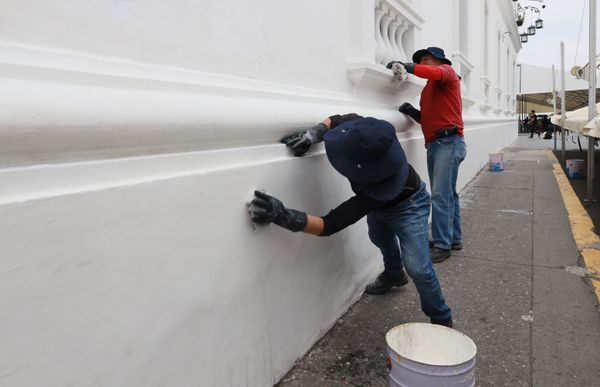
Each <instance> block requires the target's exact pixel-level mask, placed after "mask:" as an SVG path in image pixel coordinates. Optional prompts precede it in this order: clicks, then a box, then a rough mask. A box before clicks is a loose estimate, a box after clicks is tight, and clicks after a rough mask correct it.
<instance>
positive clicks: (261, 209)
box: [248, 191, 385, 236]
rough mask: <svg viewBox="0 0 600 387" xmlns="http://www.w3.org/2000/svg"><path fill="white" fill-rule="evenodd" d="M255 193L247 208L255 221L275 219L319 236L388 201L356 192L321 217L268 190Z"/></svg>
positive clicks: (344, 225)
mask: <svg viewBox="0 0 600 387" xmlns="http://www.w3.org/2000/svg"><path fill="white" fill-rule="evenodd" d="M254 195H255V197H254V199H253V200H252V202H251V203H250V206H249V209H248V210H249V212H250V217H251V219H252V221H253V222H256V223H259V224H268V223H275V224H276V225H278V226H280V227H283V228H286V229H288V230H290V231H303V232H305V233H308V234H313V235H318V236H329V235H331V234H334V233H336V232H338V231H340V230H343V229H344V228H346V227H348V226H350V225H351V224H354V223H356V222H357V221H359V220H360V219H361V218H362V217H364V216H365V215H367V214H368V213H369V212H371V211H373V210H375V209H377V208H381V207H382V206H383V205H384V204H385V203H384V202H381V201H378V200H374V199H370V198H368V197H366V196H364V195H356V196H353V197H352V198H350V199H348V200H346V201H345V202H344V203H342V204H340V205H339V206H337V207H336V208H335V209H333V210H331V211H330V212H329V213H328V214H327V215H325V216H323V217H318V216H314V215H310V214H307V213H305V212H302V211H298V210H293V209H289V208H286V207H284V205H283V203H282V202H281V201H280V200H279V199H277V198H275V197H273V196H271V195H269V194H267V193H266V192H263V191H254Z"/></svg>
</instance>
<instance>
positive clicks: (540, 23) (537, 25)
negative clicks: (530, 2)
mask: <svg viewBox="0 0 600 387" xmlns="http://www.w3.org/2000/svg"><path fill="white" fill-rule="evenodd" d="M535 28H538V29H539V28H544V21H543V20H542V19H537V20H536V21H535Z"/></svg>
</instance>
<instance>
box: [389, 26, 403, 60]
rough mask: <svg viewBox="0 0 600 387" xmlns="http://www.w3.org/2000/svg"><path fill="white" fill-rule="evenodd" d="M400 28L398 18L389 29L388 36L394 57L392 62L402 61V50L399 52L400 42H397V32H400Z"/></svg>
mask: <svg viewBox="0 0 600 387" xmlns="http://www.w3.org/2000/svg"><path fill="white" fill-rule="evenodd" d="M398 27H400V23H398V18H394V20H392V22H391V23H390V27H389V29H388V35H389V37H390V44H391V45H392V52H393V57H392V60H402V59H401V58H400V50H398V42H397V41H396V32H397V31H398Z"/></svg>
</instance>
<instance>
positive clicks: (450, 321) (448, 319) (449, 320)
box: [429, 317, 454, 328]
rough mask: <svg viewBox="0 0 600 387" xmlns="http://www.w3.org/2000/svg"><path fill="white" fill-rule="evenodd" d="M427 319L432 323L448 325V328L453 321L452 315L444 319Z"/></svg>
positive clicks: (452, 324) (451, 325)
mask: <svg viewBox="0 0 600 387" xmlns="http://www.w3.org/2000/svg"><path fill="white" fill-rule="evenodd" d="M429 321H430V322H431V323H432V324H436V325H443V326H445V327H448V328H452V327H453V326H454V323H453V322H452V317H450V318H447V319H446V320H433V319H430V320H429Z"/></svg>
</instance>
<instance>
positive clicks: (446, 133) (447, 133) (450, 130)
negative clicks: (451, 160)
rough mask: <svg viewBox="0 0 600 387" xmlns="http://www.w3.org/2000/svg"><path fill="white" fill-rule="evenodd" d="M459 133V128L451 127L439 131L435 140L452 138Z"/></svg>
mask: <svg viewBox="0 0 600 387" xmlns="http://www.w3.org/2000/svg"><path fill="white" fill-rule="evenodd" d="M457 133H458V128H457V127H456V126H451V127H449V128H443V129H438V130H437V131H436V132H435V138H442V137H448V136H452V135H455V134H457Z"/></svg>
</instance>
